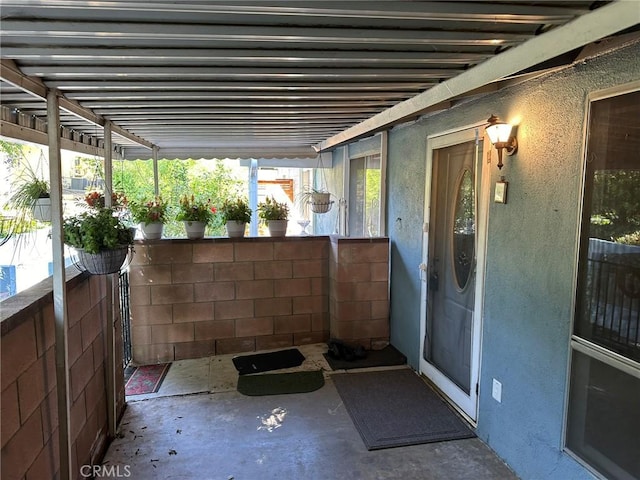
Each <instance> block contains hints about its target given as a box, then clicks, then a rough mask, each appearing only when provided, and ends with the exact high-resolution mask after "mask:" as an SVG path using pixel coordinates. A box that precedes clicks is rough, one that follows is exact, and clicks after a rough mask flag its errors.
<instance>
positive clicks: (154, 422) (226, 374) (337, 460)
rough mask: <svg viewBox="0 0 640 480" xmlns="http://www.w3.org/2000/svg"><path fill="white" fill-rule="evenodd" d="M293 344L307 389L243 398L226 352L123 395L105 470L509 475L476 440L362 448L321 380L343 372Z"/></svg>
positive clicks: (177, 365) (316, 348) (154, 475)
mask: <svg viewBox="0 0 640 480" xmlns="http://www.w3.org/2000/svg"><path fill="white" fill-rule="evenodd" d="M298 348H299V349H300V351H301V352H302V353H303V354H304V356H305V357H306V360H305V362H304V363H303V364H302V365H301V366H300V367H297V368H295V369H289V370H290V371H294V370H300V369H303V370H314V369H323V371H324V375H325V385H324V386H323V387H322V388H321V389H319V390H316V391H315V392H311V393H304V394H293V395H273V396H262V397H248V396H244V395H242V394H240V393H238V392H237V391H236V382H237V378H238V375H237V372H236V370H235V368H234V367H233V364H232V362H231V359H232V357H233V356H234V355H222V356H216V357H210V358H203V359H195V360H183V361H178V362H174V363H173V365H172V366H171V369H170V370H169V373H168V374H167V377H166V378H165V380H164V382H163V384H162V386H161V388H160V390H159V391H158V392H157V393H156V394H149V395H136V396H130V397H127V403H128V406H127V409H126V411H125V414H124V417H123V419H122V421H121V423H120V429H119V437H120V438H117V439H115V440H114V442H113V443H112V444H111V446H110V447H109V449H108V451H107V454H106V456H105V459H104V462H105V464H106V465H109V466H119V469H120V472H123V473H124V472H129V473H130V476H129V478H135V479H212V480H217V479H221V480H229V479H234V480H240V479H242V480H244V479H247V480H254V479H261V480H264V479H271V478H273V479H276V478H277V479H282V478H290V479H309V480H316V479H346V480H352V479H354V480H355V479H363V480H369V479H447V480H457V479H501V480H502V479H515V478H517V477H516V476H515V475H514V474H513V472H511V471H510V470H509V468H508V467H507V466H506V465H505V464H504V463H503V462H502V461H501V460H500V459H499V458H498V457H497V456H496V455H495V454H494V453H493V451H492V450H491V449H489V448H488V447H487V446H486V445H485V444H484V443H483V442H482V441H481V440H479V439H478V438H473V439H465V440H455V441H448V442H439V443H430V444H424V445H416V446H410V447H400V448H391V449H385V450H377V451H367V449H366V448H365V446H364V443H363V442H362V439H361V438H360V435H359V434H358V432H357V430H356V428H355V427H354V425H353V423H352V421H351V418H350V417H349V414H348V413H347V411H346V410H345V408H344V405H343V404H342V401H341V399H340V396H339V394H338V392H337V391H336V389H335V388H334V386H333V382H332V381H331V375H332V374H334V373H344V371H337V372H333V371H331V369H330V367H329V366H328V364H327V363H326V361H325V359H324V357H323V356H322V353H323V352H324V351H326V346H325V345H324V344H321V345H305V346H300V347H298ZM388 368H392V367H388ZM393 368H398V367H393ZM401 368H407V367H401ZM367 370H370V369H367ZM284 371H288V370H279V372H284ZM348 373H350V374H357V371H356V370H350V371H348ZM125 467H126V468H125Z"/></svg>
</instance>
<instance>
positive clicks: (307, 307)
mask: <svg viewBox="0 0 640 480" xmlns="http://www.w3.org/2000/svg"><path fill="white" fill-rule="evenodd" d="M292 301H293V314H294V315H295V314H297V313H322V312H328V311H329V301H328V299H327V297H325V296H324V295H314V296H308V297H294V298H293V299H292Z"/></svg>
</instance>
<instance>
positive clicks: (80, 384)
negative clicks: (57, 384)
mask: <svg viewBox="0 0 640 480" xmlns="http://www.w3.org/2000/svg"><path fill="white" fill-rule="evenodd" d="M93 372H94V368H93V348H92V347H89V348H88V349H87V350H85V351H84V352H83V354H82V355H80V358H78V360H77V361H76V362H75V363H74V364H73V365H71V370H70V372H69V376H70V378H71V400H73V401H76V399H77V398H78V396H79V395H80V394H81V393H82V391H83V390H84V388H85V387H86V386H87V383H89V380H90V379H91V377H92V376H93Z"/></svg>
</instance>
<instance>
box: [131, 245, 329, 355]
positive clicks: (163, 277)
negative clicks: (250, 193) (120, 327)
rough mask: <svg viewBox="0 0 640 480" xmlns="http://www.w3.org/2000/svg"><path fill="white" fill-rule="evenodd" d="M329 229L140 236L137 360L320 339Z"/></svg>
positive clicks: (325, 320) (134, 269)
mask: <svg viewBox="0 0 640 480" xmlns="http://www.w3.org/2000/svg"><path fill="white" fill-rule="evenodd" d="M328 259H329V241H328V238H327V237H285V238H282V239H274V238H269V237H259V238H242V239H228V238H220V239H218V238H216V239H210V238H209V239H204V240H195V241H194V240H183V239H176V240H158V241H145V242H139V243H137V244H136V246H135V255H134V258H133V262H132V264H131V266H130V285H131V324H132V331H131V335H132V346H133V362H134V363H136V364H150V363H159V362H168V361H174V360H181V359H186V358H199V357H205V356H210V355H220V354H225V353H240V352H248V351H255V350H264V349H272V348H283V347H288V346H293V345H301V344H309V343H317V342H324V341H326V340H328V335H329V313H328V312H329V301H328V298H329V289H328V279H329V276H328V268H329V266H328Z"/></svg>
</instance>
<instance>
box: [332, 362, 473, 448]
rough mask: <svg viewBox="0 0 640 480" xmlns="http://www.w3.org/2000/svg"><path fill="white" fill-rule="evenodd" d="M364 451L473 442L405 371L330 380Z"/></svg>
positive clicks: (453, 415) (433, 395) (422, 384)
mask: <svg viewBox="0 0 640 480" xmlns="http://www.w3.org/2000/svg"><path fill="white" fill-rule="evenodd" d="M331 379H332V380H333V383H334V385H335V387H336V389H337V390H338V393H339V394H340V397H342V401H343V402H344V405H345V407H346V409H347V412H349V415H350V416H351V420H352V421H353V423H354V425H355V426H356V428H357V430H358V432H359V433H360V436H361V437H362V440H363V441H364V444H365V446H366V447H367V450H379V449H382V448H391V447H401V446H406V445H418V444H422V443H430V442H441V441H445V440H457V439H461V438H471V437H475V434H474V433H473V432H472V431H471V430H470V429H469V427H467V425H466V424H465V423H464V422H463V421H462V420H461V419H460V418H459V417H458V416H457V414H456V413H454V412H453V411H452V410H451V409H450V408H449V407H448V406H447V404H446V403H444V401H443V400H441V399H440V398H439V397H438V395H436V393H435V392H433V390H431V389H430V388H429V387H428V386H427V384H426V383H425V382H423V381H422V379H421V378H420V377H419V376H418V375H416V374H415V373H414V372H413V371H412V370H410V369H408V368H402V369H396V370H384V371H375V372H363V373H342V374H335V375H331Z"/></svg>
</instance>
